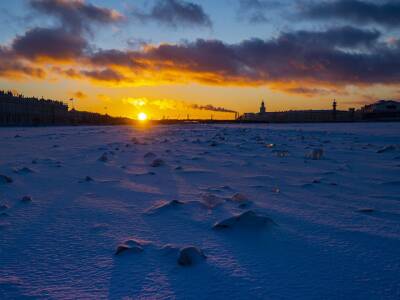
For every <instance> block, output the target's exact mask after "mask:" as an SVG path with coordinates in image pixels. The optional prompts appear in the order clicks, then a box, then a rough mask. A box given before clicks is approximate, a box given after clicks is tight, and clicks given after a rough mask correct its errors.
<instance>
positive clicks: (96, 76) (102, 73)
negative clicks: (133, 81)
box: [81, 69, 125, 82]
mask: <svg viewBox="0 0 400 300" xmlns="http://www.w3.org/2000/svg"><path fill="white" fill-rule="evenodd" d="M81 74H82V75H84V76H86V77H88V78H90V79H93V80H97V81H109V82H121V81H123V80H124V79H125V77H124V76H123V75H122V74H120V73H118V72H117V71H114V70H112V69H103V70H92V71H87V70H85V71H81Z"/></svg>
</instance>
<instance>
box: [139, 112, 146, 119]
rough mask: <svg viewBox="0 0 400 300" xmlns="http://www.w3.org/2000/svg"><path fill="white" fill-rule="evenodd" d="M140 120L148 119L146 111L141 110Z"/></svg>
mask: <svg viewBox="0 0 400 300" xmlns="http://www.w3.org/2000/svg"><path fill="white" fill-rule="evenodd" d="M138 120H139V121H146V120H147V114H145V113H144V112H141V113H139V114H138Z"/></svg>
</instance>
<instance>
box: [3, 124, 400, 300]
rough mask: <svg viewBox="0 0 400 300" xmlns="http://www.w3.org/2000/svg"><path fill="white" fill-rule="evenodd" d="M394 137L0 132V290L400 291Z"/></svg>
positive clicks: (395, 133) (357, 131)
mask: <svg viewBox="0 0 400 300" xmlns="http://www.w3.org/2000/svg"><path fill="white" fill-rule="evenodd" d="M16 136H18V138H15V137H16ZM399 136H400V124H399V123H397V124H396V123H380V124H374V123H366V124H361V123H357V124H302V125H299V124H298V125H200V124H188V125H180V126H154V127H151V126H147V127H146V126H143V127H137V128H134V127H129V126H121V127H50V128H1V129H0V299H231V300H233V299H400V279H399V278H400V137H399ZM54 145H57V146H56V147H55V146H54ZM213 227H214V228H213Z"/></svg>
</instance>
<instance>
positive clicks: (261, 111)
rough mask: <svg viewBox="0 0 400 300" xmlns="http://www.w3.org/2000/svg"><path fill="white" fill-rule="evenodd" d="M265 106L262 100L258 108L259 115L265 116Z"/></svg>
mask: <svg viewBox="0 0 400 300" xmlns="http://www.w3.org/2000/svg"><path fill="white" fill-rule="evenodd" d="M265 111H266V110H265V104H264V100H262V102H261V107H260V114H265Z"/></svg>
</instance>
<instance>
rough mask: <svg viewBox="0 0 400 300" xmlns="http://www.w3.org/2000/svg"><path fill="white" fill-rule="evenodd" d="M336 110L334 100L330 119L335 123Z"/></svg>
mask: <svg viewBox="0 0 400 300" xmlns="http://www.w3.org/2000/svg"><path fill="white" fill-rule="evenodd" d="M336 109H337V102H336V99H334V100H333V104H332V117H333V120H334V121H336V113H337V110H336Z"/></svg>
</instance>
